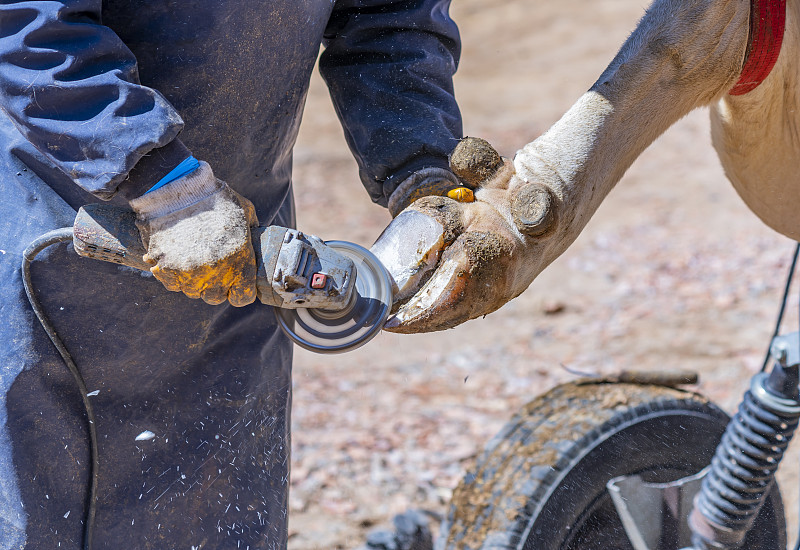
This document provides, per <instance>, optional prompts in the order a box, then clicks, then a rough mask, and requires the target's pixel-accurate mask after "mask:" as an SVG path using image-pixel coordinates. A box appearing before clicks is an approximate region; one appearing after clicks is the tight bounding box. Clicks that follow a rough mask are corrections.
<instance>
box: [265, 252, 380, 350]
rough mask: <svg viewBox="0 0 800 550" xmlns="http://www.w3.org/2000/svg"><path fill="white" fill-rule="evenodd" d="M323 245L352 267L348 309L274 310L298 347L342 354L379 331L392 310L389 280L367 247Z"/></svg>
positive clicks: (368, 339) (366, 340)
mask: <svg viewBox="0 0 800 550" xmlns="http://www.w3.org/2000/svg"><path fill="white" fill-rule="evenodd" d="M325 244H326V245H328V246H329V247H331V248H332V249H334V250H335V251H336V252H338V253H339V254H341V255H343V256H346V257H347V258H350V259H351V260H352V261H353V263H354V264H355V267H356V273H355V275H356V286H355V289H353V296H352V298H351V299H350V302H349V303H348V305H347V307H345V308H344V309H342V310H340V311H333V310H326V309H308V308H301V309H278V308H276V310H275V311H276V313H277V316H278V322H279V323H280V325H281V328H282V329H283V330H284V332H286V334H287V335H288V336H289V338H291V339H292V340H293V341H294V342H295V343H296V344H297V345H299V346H301V347H303V348H305V349H307V350H310V351H314V352H317V353H342V352H345V351H350V350H354V349H356V348H358V347H361V346H363V345H364V344H366V343H367V342H369V341H370V340H371V339H372V338H373V337H375V335H377V334H378V333H379V332H380V331H381V328H383V324H384V323H385V322H386V319H387V318H388V317H389V310H391V309H392V279H391V276H390V275H389V273H388V271H386V268H385V267H383V264H381V262H380V261H379V260H378V259H377V258H376V257H375V256H374V255H373V254H372V252H370V251H369V250H367V249H366V248H364V247H362V246H359V245H357V244H355V243H351V242H347V241H327V242H326V243H325Z"/></svg>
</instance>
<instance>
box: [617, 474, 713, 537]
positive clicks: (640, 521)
mask: <svg viewBox="0 0 800 550" xmlns="http://www.w3.org/2000/svg"><path fill="white" fill-rule="evenodd" d="M710 468H711V467H710V466H709V467H706V468H704V469H703V470H701V471H700V472H699V473H697V474H694V475H692V476H688V477H684V478H681V479H678V480H676V481H672V482H669V483H647V482H645V481H643V480H642V478H641V477H640V476H638V475H636V476H620V477H615V478H614V479H612V480H610V481H609V482H608V483H607V484H606V488H607V489H608V492H609V494H610V495H611V500H612V501H613V502H614V507H615V508H616V509H617V513H618V514H619V517H620V520H621V521H622V526H623V527H624V528H625V533H626V534H627V535H628V539H629V540H630V541H631V544H632V545H633V547H634V549H635V550H680V549H683V548H691V546H692V541H691V538H692V530H691V528H690V527H689V523H688V517H689V512H690V511H691V509H692V501H693V500H694V497H695V495H696V494H697V493H698V492H699V491H700V486H701V485H702V482H703V478H704V477H705V476H706V474H707V473H708V472H709V470H710Z"/></svg>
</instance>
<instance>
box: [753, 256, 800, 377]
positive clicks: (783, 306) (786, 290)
mask: <svg viewBox="0 0 800 550" xmlns="http://www.w3.org/2000/svg"><path fill="white" fill-rule="evenodd" d="M798 254H800V242H799V243H797V245H796V246H795V248H794V256H792V265H790V266H789V275H788V276H787V277H786V286H785V287H784V288H783V299H782V300H781V309H780V310H779V311H778V320H777V321H776V322H775V330H774V331H773V333H772V338H770V339H769V345H768V346H767V354H766V355H765V356H764V364H762V365H761V372H764V371H766V370H767V365H768V364H769V357H770V349H772V341H773V340H774V339H775V337H776V336H778V332H780V330H781V322H782V321H783V314H784V312H785V311H786V301H787V300H788V298H789V288H790V287H791V286H792V279H793V278H794V269H795V266H796V265H797V256H798Z"/></svg>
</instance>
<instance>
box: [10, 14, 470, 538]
mask: <svg viewBox="0 0 800 550" xmlns="http://www.w3.org/2000/svg"><path fill="white" fill-rule="evenodd" d="M448 5H449V1H448V0H339V1H336V2H331V1H329V0H308V1H305V2H298V1H297V0H274V1H271V2H255V1H253V0H219V1H198V0H184V1H182V2H168V1H166V0H154V1H152V2H131V1H126V0H106V1H104V2H100V0H62V1H46V2H45V1H27V2H13V1H12V2H2V1H0V108H2V111H1V112H0V190H1V192H0V281H2V282H1V283H0V319H2V326H0V549H11V548H13V549H19V548H26V549H36V550H39V549H51V548H52V549H55V548H61V549H75V548H79V547H81V544H82V542H81V541H82V538H83V532H84V524H83V523H84V521H85V518H86V510H87V505H88V497H87V491H86V487H87V486H88V484H89V466H90V463H91V457H90V450H89V445H88V431H87V422H86V416H85V411H84V409H83V407H82V404H81V396H80V394H79V392H78V389H77V387H76V385H75V382H74V380H73V379H72V377H71V375H70V373H69V371H68V370H67V369H66V368H65V366H64V364H63V363H62V360H61V358H60V357H59V355H58V354H57V353H56V350H55V349H54V348H53V346H52V344H51V343H50V342H49V340H48V339H47V337H46V335H45V333H44V332H43V330H42V328H41V327H40V326H39V325H38V323H37V320H36V318H35V317H34V315H33V314H32V312H31V311H30V308H29V306H28V304H27V301H26V298H25V295H24V292H23V288H22V282H21V277H20V272H19V264H20V255H21V253H22V250H23V249H24V248H25V247H26V246H27V245H28V243H29V242H31V241H32V240H33V239H34V238H36V237H37V236H39V235H40V234H42V233H44V232H46V231H48V230H51V229H54V228H58V227H63V226H69V225H71V224H72V221H73V218H74V216H75V212H76V209H77V208H79V207H80V206H81V205H84V204H86V203H92V202H98V201H101V200H110V201H111V202H112V203H115V204H117V205H123V206H127V207H129V208H132V209H133V210H135V211H136V213H137V218H138V223H139V227H140V229H141V231H142V234H143V238H144V242H145V246H146V248H147V251H148V254H147V259H148V261H149V262H150V263H151V265H152V266H153V267H152V275H154V276H155V278H156V279H158V281H161V283H163V285H164V286H166V288H167V289H169V290H176V291H177V290H180V291H182V293H178V292H165V291H164V288H163V287H162V286H161V285H159V284H158V283H157V282H156V281H154V280H153V277H152V276H151V274H142V273H140V272H137V271H135V270H131V269H127V268H121V267H118V266H115V265H112V264H107V263H101V262H96V261H91V260H83V259H80V258H78V257H76V255H75V254H74V252H73V251H71V250H70V247H69V246H67V245H63V244H62V245H58V246H53V247H50V248H48V249H47V251H46V252H44V253H42V254H41V255H40V256H39V257H38V258H37V260H36V262H35V263H34V265H33V270H32V273H33V282H34V286H35V288H36V290H37V293H38V295H39V296H40V298H41V300H42V302H43V305H44V308H45V310H46V311H47V312H48V313H49V314H50V317H51V320H52V321H53V323H54V325H55V326H56V328H57V330H58V332H59V335H60V336H61V338H62V339H63V340H64V342H65V343H66V346H67V347H68V349H69V350H70V352H71V353H72V355H73V357H74V359H75V362H76V363H77V365H78V367H79V369H80V371H81V374H82V376H83V378H84V379H85V381H86V385H87V388H88V389H89V391H90V392H91V395H92V397H91V399H92V404H93V407H94V410H95V414H96V428H97V432H98V439H99V448H98V452H99V461H100V462H99V463H100V477H99V479H98V492H97V516H96V519H95V525H94V548H113V547H124V548H137V549H151V548H152V549H169V548H185V549H187V550H188V549H190V548H197V549H200V548H207V549H225V548H242V549H245V548H250V549H253V550H254V549H257V548H270V549H272V548H284V547H285V546H286V540H287V517H286V511H287V491H288V486H289V480H288V478H289V445H290V441H289V425H290V422H289V409H290V402H291V366H290V363H291V345H290V343H289V341H288V340H287V339H286V338H285V337H284V336H283V335H282V333H281V332H280V331H279V330H278V329H277V327H276V323H275V320H274V315H273V313H272V311H271V308H269V307H265V306H263V305H260V304H253V303H252V302H253V301H254V297H255V287H254V277H255V264H254V256H253V250H252V246H251V244H250V234H249V227H250V226H251V225H252V224H254V223H256V217H257V218H258V221H260V223H261V225H270V224H278V225H283V226H292V225H293V223H294V216H293V206H292V197H291V160H292V146H293V144H294V141H295V138H296V136H297V129H298V126H299V123H300V114H301V111H302V107H303V102H304V99H305V97H306V92H307V89H308V82H309V76H310V73H311V71H312V68H313V66H314V62H315V60H316V58H317V55H318V53H319V49H320V45H321V44H323V45H324V47H325V49H324V52H323V53H322V57H321V59H320V70H321V71H322V74H323V76H324V78H325V80H326V81H327V83H328V86H329V88H330V92H331V96H332V98H333V101H334V103H335V105H336V109H337V112H338V114H339V117H340V118H341V120H342V124H343V126H344V129H345V134H346V138H347V141H348V143H349V145H350V147H351V149H352V151H353V153H354V155H355V157H356V159H357V160H358V164H359V168H360V175H361V179H362V181H363V183H364V185H365V186H366V188H367V190H368V191H369V193H370V196H371V197H372V200H373V201H375V202H378V203H379V204H383V205H389V204H391V206H392V212H393V214H396V213H397V212H399V211H400V210H402V209H403V207H404V206H405V205H407V203H408V202H409V201H410V197H412V196H414V197H417V196H422V195H426V194H441V193H442V192H445V191H446V190H447V189H449V188H452V187H455V186H457V181H456V178H455V177H454V176H453V175H452V174H451V173H450V172H449V170H448V165H447V155H448V153H449V152H450V150H451V149H452V148H453V147H454V145H455V144H456V142H457V140H458V139H459V138H460V137H461V121H460V115H459V112H458V108H457V106H456V102H455V100H454V96H453V90H452V75H453V73H454V71H455V69H456V65H457V61H458V56H459V37H458V31H457V28H456V26H455V25H454V23H453V22H452V21H451V19H450V18H449V16H448ZM401 184H402V186H401ZM398 188H400V189H401V191H400V192H399V193H395V191H396V190H397V189H398ZM187 296H189V297H190V298H200V299H198V300H190V299H188V298H187ZM234 306H236V307H234ZM142 434H146V435H145V436H144V437H142Z"/></svg>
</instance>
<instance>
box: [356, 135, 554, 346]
mask: <svg viewBox="0 0 800 550" xmlns="http://www.w3.org/2000/svg"><path fill="white" fill-rule="evenodd" d="M450 162H451V168H452V169H453V171H454V172H455V173H456V174H458V176H459V177H460V178H461V179H462V180H464V181H465V182H467V183H469V184H472V185H477V189H476V191H475V200H474V202H458V201H456V200H453V199H450V198H448V197H425V198H422V199H420V200H417V201H416V202H414V203H413V204H411V206H409V207H408V208H406V209H405V210H404V211H403V212H402V213H400V214H399V215H398V216H397V217H396V218H395V219H394V220H393V221H392V223H391V224H390V225H389V226H388V227H387V228H386V230H385V231H384V233H383V234H382V235H381V236H380V237H379V238H378V240H377V241H376V243H375V244H374V245H373V247H372V251H373V252H374V253H375V254H376V255H377V256H378V258H380V259H381V261H382V262H383V264H384V265H385V266H386V267H387V269H388V270H389V272H390V273H391V274H392V277H393V278H394V279H395V283H396V285H397V286H396V288H395V301H396V302H397V303H399V304H400V306H399V309H398V310H397V311H396V312H395V314H394V316H393V317H391V318H390V319H389V320H388V322H387V323H386V325H385V327H384V328H385V330H388V331H391V332H401V333H416V332H431V331H436V330H444V329H447V328H451V327H454V326H456V325H458V324H460V323H463V322H464V321H467V320H469V319H474V318H476V317H479V316H482V315H486V314H487V313H491V312H492V311H495V310H496V309H498V308H499V307H500V306H502V305H503V304H505V303H506V302H508V301H509V300H511V299H512V298H514V297H516V296H518V295H519V294H521V293H522V291H523V290H525V289H526V288H527V287H528V285H529V284H530V283H531V281H533V279H534V277H535V276H536V275H538V274H539V273H540V272H541V271H542V270H543V269H544V268H545V267H546V266H547V265H548V264H549V263H550V261H552V260H553V259H554V258H556V257H557V256H558V255H559V254H560V253H561V252H562V251H563V249H565V248H566V246H567V245H568V243H565V242H564V241H563V239H557V238H556V239H554V238H552V236H553V235H555V234H556V233H557V228H556V226H557V225H558V221H559V220H557V215H556V214H557V212H558V210H559V205H560V202H561V201H560V199H559V198H558V196H557V194H556V193H555V192H554V190H552V189H550V188H549V187H547V186H545V185H542V184H540V183H537V182H534V181H526V180H524V179H522V178H521V177H519V176H517V174H516V171H515V168H514V164H513V163H512V162H511V161H509V160H505V159H502V158H501V157H500V156H499V155H498V154H497V152H496V151H495V150H494V149H493V148H492V147H491V146H490V145H489V144H488V143H487V142H485V141H484V140H479V139H476V138H466V139H465V140H463V141H462V142H461V143H460V144H459V146H458V147H457V148H456V150H454V152H453V154H452V155H451V159H450Z"/></svg>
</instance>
